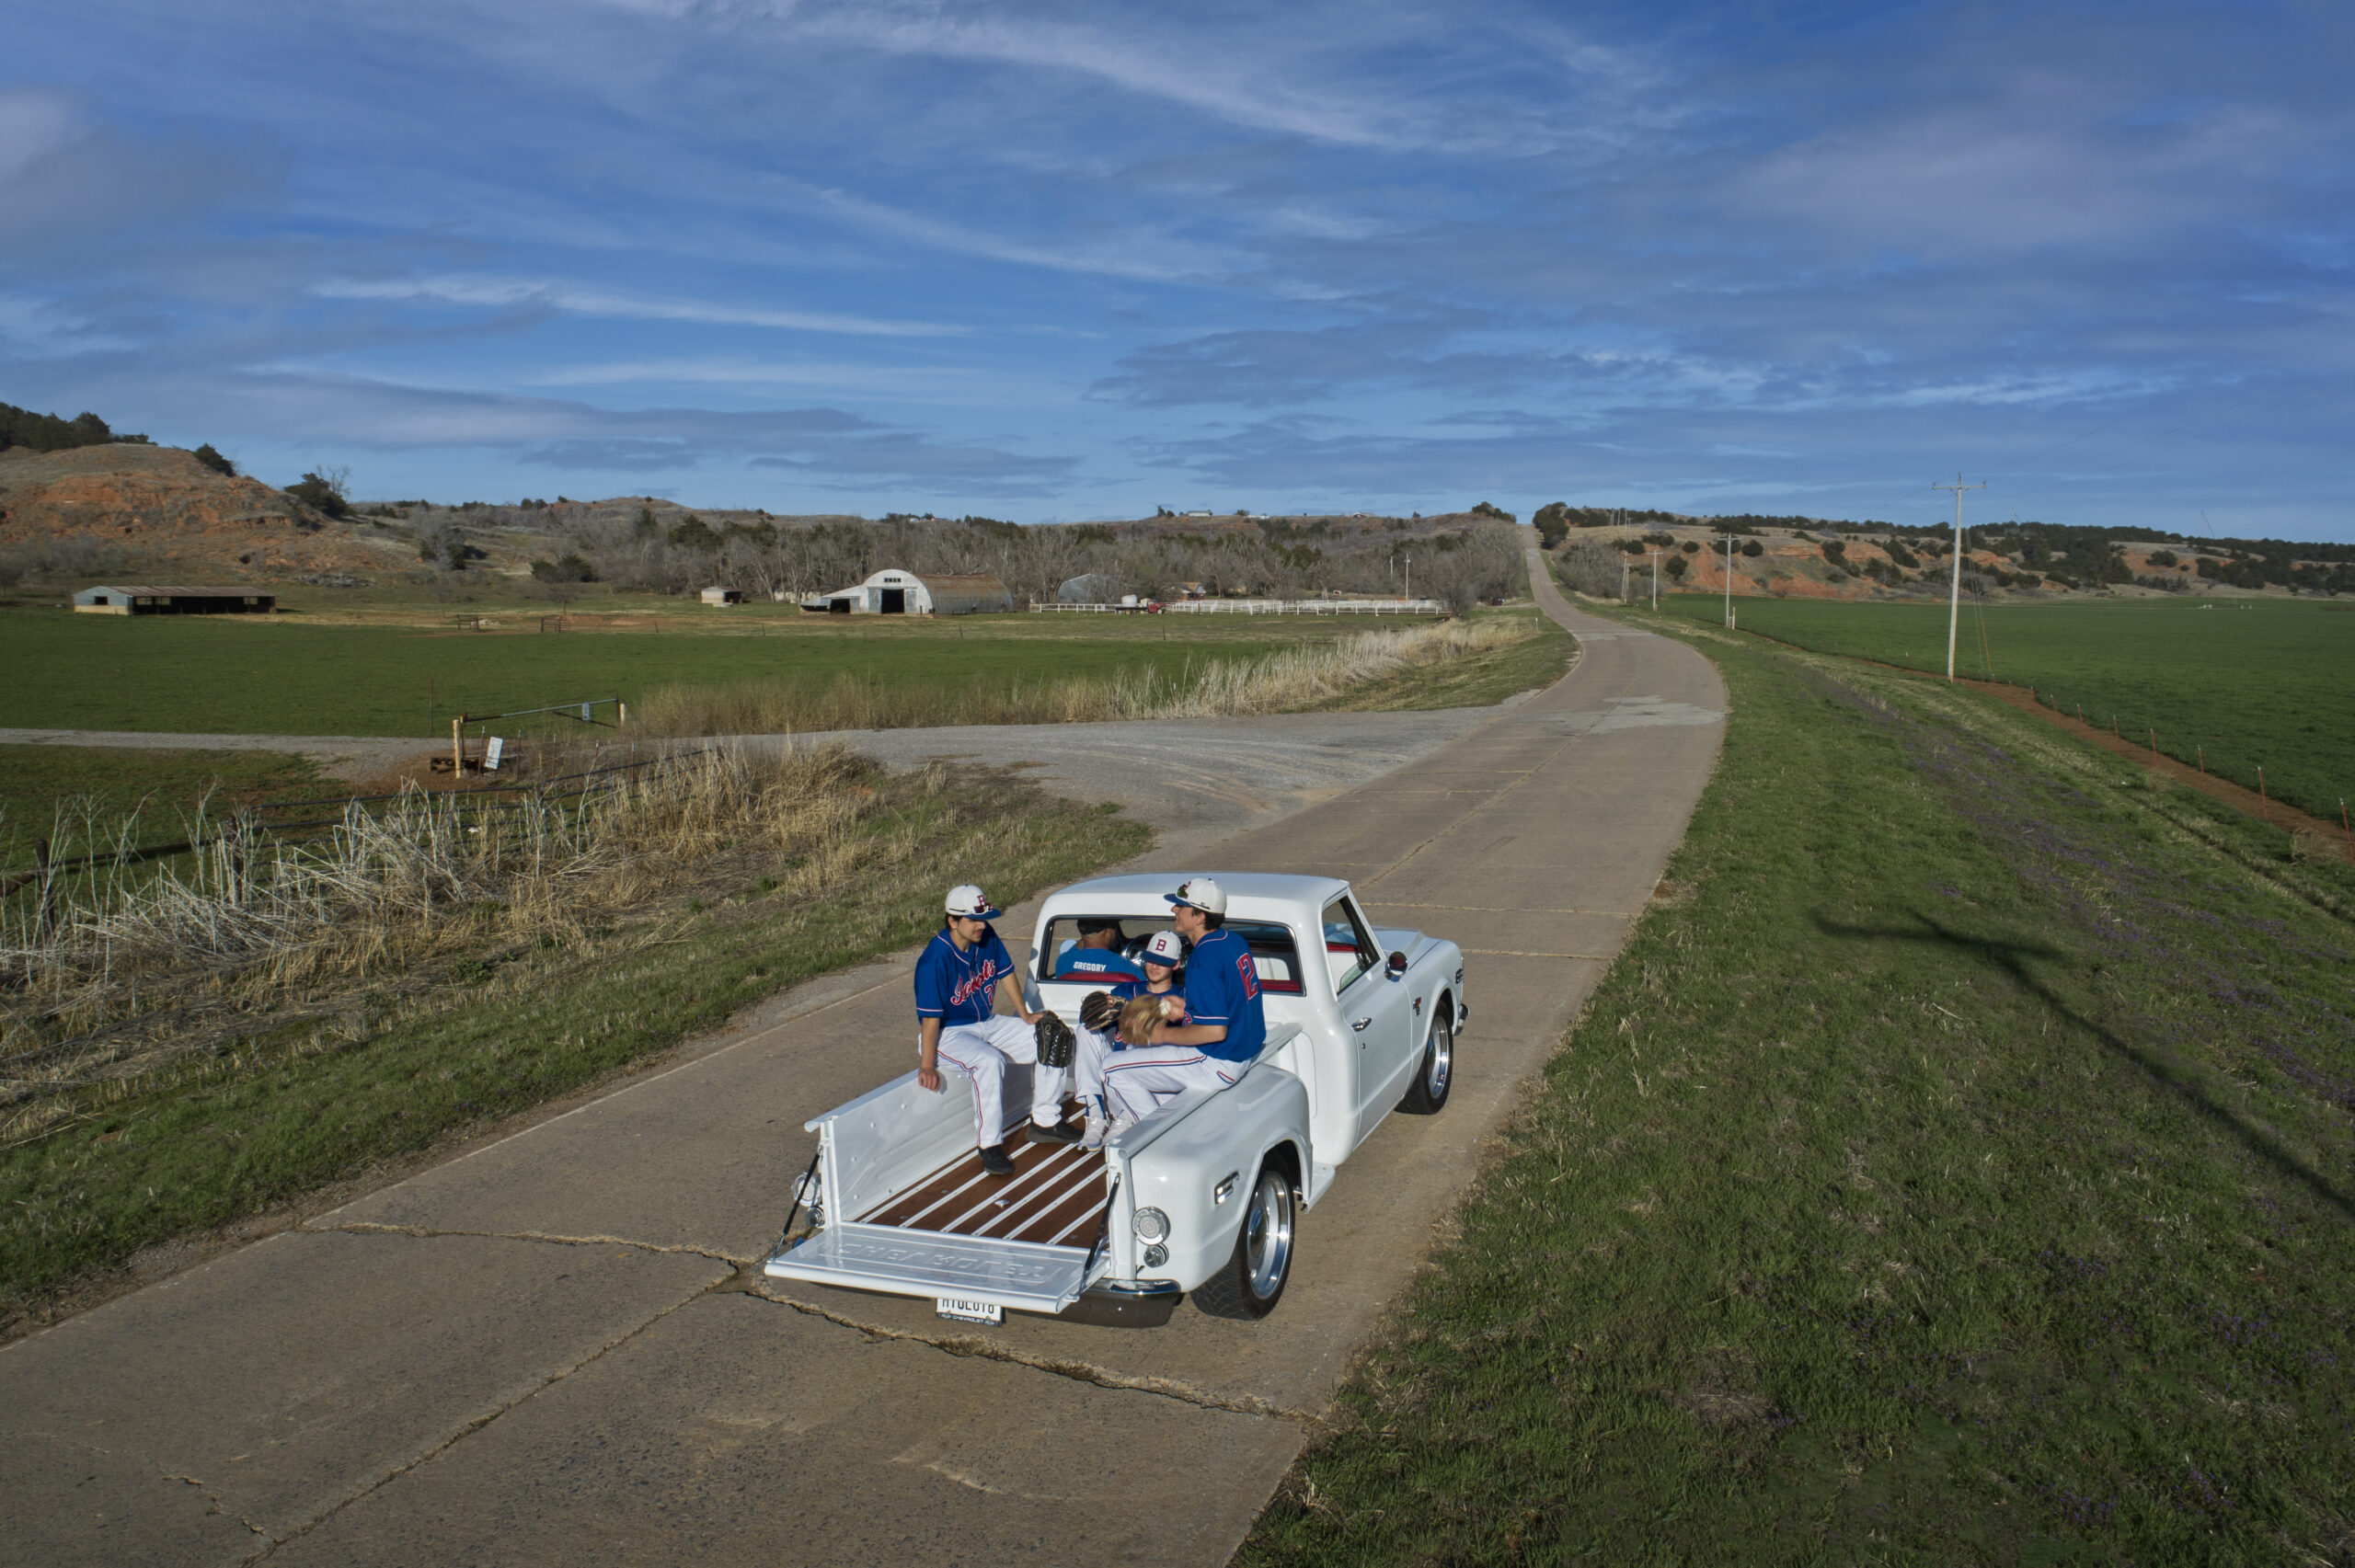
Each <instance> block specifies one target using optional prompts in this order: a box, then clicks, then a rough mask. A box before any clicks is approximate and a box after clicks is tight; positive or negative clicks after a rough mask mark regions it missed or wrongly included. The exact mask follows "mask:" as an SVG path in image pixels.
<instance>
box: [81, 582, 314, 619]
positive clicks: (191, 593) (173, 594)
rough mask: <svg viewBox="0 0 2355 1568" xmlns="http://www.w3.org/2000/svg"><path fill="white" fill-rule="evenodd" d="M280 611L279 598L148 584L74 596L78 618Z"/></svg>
mask: <svg viewBox="0 0 2355 1568" xmlns="http://www.w3.org/2000/svg"><path fill="white" fill-rule="evenodd" d="M277 607H278V595H276V594H274V593H255V592H253V591H252V590H250V589H242V588H179V587H158V586H157V585H155V584H153V583H145V584H132V586H130V587H128V588H117V587H113V586H110V585H109V586H100V587H97V588H86V589H82V590H81V591H80V592H79V593H76V594H75V596H74V612H75V614H77V615H267V614H269V613H270V612H271V611H272V610H274V609H276V608H277Z"/></svg>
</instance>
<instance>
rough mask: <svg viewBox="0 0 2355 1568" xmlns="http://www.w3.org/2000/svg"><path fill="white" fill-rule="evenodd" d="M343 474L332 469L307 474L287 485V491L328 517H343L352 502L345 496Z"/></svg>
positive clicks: (305, 504) (348, 510)
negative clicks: (322, 472)
mask: <svg viewBox="0 0 2355 1568" xmlns="http://www.w3.org/2000/svg"><path fill="white" fill-rule="evenodd" d="M342 479H343V475H340V474H339V473H336V472H335V471H334V470H332V469H330V470H329V471H328V473H327V474H326V475H318V474H305V475H303V477H302V478H300V479H299V480H297V481H295V482H294V483H293V484H292V485H289V486H286V493H287V494H288V495H290V496H292V497H293V498H295V499H296V500H298V501H300V502H302V503H303V504H304V506H306V507H309V508H310V509H312V510H313V511H316V512H320V513H323V514H325V515H326V516H328V517H343V516H345V515H347V514H348V513H349V512H350V510H351V503H350V502H349V501H347V500H345V499H344V498H343V484H342Z"/></svg>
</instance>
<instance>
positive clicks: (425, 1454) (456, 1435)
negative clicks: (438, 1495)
mask: <svg viewBox="0 0 2355 1568" xmlns="http://www.w3.org/2000/svg"><path fill="white" fill-rule="evenodd" d="M303 1229H305V1230H351V1231H355V1232H358V1233H361V1234H367V1233H370V1232H375V1233H380V1234H392V1235H403V1236H411V1235H413V1236H422V1237H433V1236H479V1237H487V1238H489V1239H492V1240H499V1241H517V1242H545V1243H549V1244H554V1245H560V1246H584V1247H585V1246H626V1247H638V1248H640V1249H642V1250H644V1251H647V1252H658V1253H688V1254H690V1255H693V1256H695V1257H707V1258H710V1259H712V1260H713V1261H715V1262H721V1263H733V1262H735V1260H733V1259H729V1258H728V1257H727V1256H725V1255H724V1254H722V1253H709V1252H704V1251H701V1250H699V1249H696V1248H693V1247H663V1246H657V1245H654V1244H653V1243H651V1242H629V1241H624V1240H622V1239H621V1238H619V1237H610V1236H608V1237H594V1236H573V1237H567V1236H544V1235H533V1234H529V1233H525V1234H521V1235H513V1236H504V1235H500V1233H498V1232H495V1231H484V1230H426V1229H424V1228H423V1227H411V1226H400V1225H370V1224H363V1223H359V1222H354V1223H352V1224H349V1225H337V1226H327V1227H310V1226H305V1227H303ZM736 1266H737V1268H738V1269H739V1271H740V1272H739V1273H737V1274H732V1275H729V1276H728V1277H726V1278H724V1279H715V1280H713V1281H712V1282H711V1283H710V1284H708V1285H706V1286H704V1287H702V1288H699V1289H696V1290H693V1291H690V1292H688V1293H687V1294H686V1295H685V1296H684V1297H682V1298H680V1299H678V1300H676V1301H673V1302H672V1303H671V1305H669V1306H667V1307H665V1308H663V1309H662V1310H661V1311H659V1312H656V1313H655V1314H654V1315H653V1316H651V1317H649V1318H648V1319H647V1320H646V1321H645V1322H641V1323H638V1324H636V1325H634V1326H632V1327H631V1328H629V1329H626V1330H625V1331H624V1332H622V1333H618V1334H616V1335H615V1336H614V1337H613V1338H612V1339H611V1340H608V1341H607V1342H606V1343H605V1344H603V1345H599V1346H598V1347H597V1348H596V1349H594V1350H592V1351H591V1352H589V1354H587V1355H586V1356H581V1357H580V1359H579V1360H577V1361H575V1362H573V1363H572V1364H571V1365H570V1366H568V1367H560V1368H557V1369H556V1370H555V1371H553V1372H550V1373H548V1374H547V1375H546V1376H545V1377H543V1378H541V1379H538V1380H537V1381H536V1382H534V1383H533V1384H532V1385H531V1386H530V1387H528V1388H526V1389H523V1391H520V1392H518V1393H517V1394H516V1395H515V1396H514V1397H513V1398H512V1399H509V1400H505V1401H502V1402H500V1404H499V1405H498V1406H497V1407H495V1408H493V1409H490V1410H487V1411H484V1412H482V1413H480V1414H478V1415H476V1416H474V1417H472V1418H471V1419H469V1420H467V1421H465V1423H463V1424H461V1425H459V1426H458V1428H457V1429H456V1430H455V1431H453V1432H451V1433H449V1434H448V1435H446V1436H443V1437H442V1439H441V1440H440V1441H439V1442H436V1443H434V1444H432V1445H431V1447H429V1448H423V1449H421V1450H419V1452H417V1453H415V1454H412V1455H410V1456H409V1457H408V1459H403V1460H401V1461H400V1462H399V1463H397V1464H394V1465H390V1466H387V1467H386V1468H385V1469H384V1470H382V1471H378V1472H377V1473H376V1474H375V1475H373V1476H371V1477H370V1478H369V1479H368V1480H366V1481H365V1482H362V1483H361V1484H360V1485H358V1486H356V1487H354V1488H353V1489H352V1490H351V1491H350V1493H348V1494H346V1495H344V1496H342V1497H340V1498H339V1499H337V1500H336V1501H335V1502H333V1503H330V1504H328V1505H327V1506H326V1507H324V1508H321V1509H319V1510H318V1511H317V1512H316V1513H315V1514H313V1515H312V1516H310V1517H309V1518H307V1519H304V1521H302V1522H301V1523H300V1524H298V1525H296V1526H294V1527H293V1528H291V1529H289V1530H288V1531H286V1533H285V1534H283V1535H270V1533H269V1532H268V1531H266V1530H263V1529H261V1528H258V1526H256V1525H255V1524H254V1523H253V1521H252V1520H250V1519H247V1520H244V1521H243V1523H244V1524H245V1526H246V1528H248V1529H251V1530H253V1532H254V1533H255V1534H256V1535H259V1536H262V1537H264V1538H265V1542H266V1544H264V1545H263V1546H262V1547H261V1548H260V1550H258V1551H254V1552H252V1553H251V1554H249V1555H248V1556H247V1557H246V1558H245V1559H244V1560H243V1562H244V1564H251V1563H256V1562H263V1561H265V1560H267V1559H268V1558H270V1556H271V1555H272V1554H274V1553H275V1552H276V1551H278V1549H279V1548H280V1547H281V1546H284V1545H286V1544H288V1543H289V1542H291V1541H295V1540H300V1539H302V1538H303V1537H304V1536H306V1535H309V1534H310V1533H311V1532H312V1531H313V1530H316V1529H317V1528H319V1527H320V1526H321V1525H324V1524H326V1523H327V1522H328V1521H329V1520H331V1519H333V1518H335V1517H336V1516H338V1515H339V1514H341V1513H342V1512H343V1511H344V1510H345V1509H346V1508H349V1507H350V1506H351V1505H353V1504H355V1503H359V1502H362V1501H364V1500H365V1499H367V1498H369V1497H371V1496H373V1495H374V1494H376V1493H379V1492H381V1491H383V1490H384V1489H385V1487H387V1486H390V1485H391V1484H392V1483H393V1482H396V1481H398V1480H399V1479H400V1478H401V1477H402V1476H405V1475H407V1474H408V1473H409V1472H410V1471H414V1470H417V1469H419V1468H420V1467H422V1466H425V1465H429V1464H431V1463H432V1462H433V1461H434V1460H435V1459H440V1458H441V1457H442V1455H443V1454H446V1453H448V1452H449V1451H450V1450H451V1449H452V1448H455V1447H457V1446H458V1445H459V1444H460V1443H463V1442H465V1440H466V1439H467V1438H468V1437H471V1436H474V1435H475V1434H476V1433H477V1432H479V1431H481V1430H482V1429H483V1428H484V1427H486V1426H488V1425H490V1424H491V1423H492V1422H494V1421H497V1420H498V1419H499V1418H500V1416H502V1415H505V1414H506V1413H508V1412H510V1411H511V1410H515V1409H518V1408H520V1407H521V1406H523V1405H524V1404H526V1403H528V1402H531V1401H532V1400H534V1399H536V1398H538V1397H539V1396H540V1395H541V1394H543V1393H546V1391H548V1390H550V1389H552V1388H554V1387H556V1385H557V1384H558V1383H560V1382H563V1381H564V1380H565V1379H567V1378H569V1377H571V1376H572V1375H573V1374H574V1373H576V1372H579V1371H580V1370H582V1369H583V1368H588V1367H591V1366H593V1365H595V1364H596V1363H597V1362H599V1361H601V1360H603V1358H604V1357H605V1356H610V1355H611V1354H613V1353H614V1352H615V1351H616V1350H619V1349H620V1348H621V1347H622V1346H623V1345H627V1344H628V1343H629V1342H630V1341H631V1340H634V1339H636V1338H638V1336H639V1335H640V1334H643V1333H646V1332H647V1331H648V1330H649V1329H651V1328H652V1327H654V1325H655V1324H657V1323H659V1322H661V1321H662V1320H663V1319H665V1318H667V1317H669V1316H670V1315H671V1314H672V1313H673V1312H675V1311H678V1310H680V1309H681V1308H683V1307H688V1306H692V1305H694V1304H695V1302H697V1301H700V1300H702V1299H704V1298H705V1297H707V1296H710V1295H714V1294H717V1293H722V1292H726V1291H729V1290H734V1289H737V1288H739V1281H740V1280H741V1278H742V1275H741V1270H742V1269H743V1268H744V1267H746V1266H748V1265H744V1264H741V1263H737V1264H736ZM175 1479H182V1480H184V1479H186V1478H185V1477H177V1478H175ZM241 1568H243V1565H242V1564H241Z"/></svg>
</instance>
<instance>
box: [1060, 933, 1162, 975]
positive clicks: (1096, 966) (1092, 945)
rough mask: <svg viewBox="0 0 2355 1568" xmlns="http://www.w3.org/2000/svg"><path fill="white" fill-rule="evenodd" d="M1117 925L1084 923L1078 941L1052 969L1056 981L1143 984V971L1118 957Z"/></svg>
mask: <svg viewBox="0 0 2355 1568" xmlns="http://www.w3.org/2000/svg"><path fill="white" fill-rule="evenodd" d="M1055 979H1059V980H1100V981H1104V982H1107V983H1111V982H1116V981H1120V980H1142V979H1144V971H1143V969H1140V968H1138V967H1136V966H1135V965H1134V964H1132V963H1130V962H1129V961H1128V960H1127V959H1126V958H1124V957H1122V956H1120V921H1115V920H1084V921H1080V922H1079V941H1078V942H1076V943H1075V944H1073V946H1072V948H1071V950H1070V951H1069V952H1067V953H1065V954H1064V955H1063V957H1062V959H1061V960H1060V961H1059V962H1058V963H1057V964H1056V965H1055Z"/></svg>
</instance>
